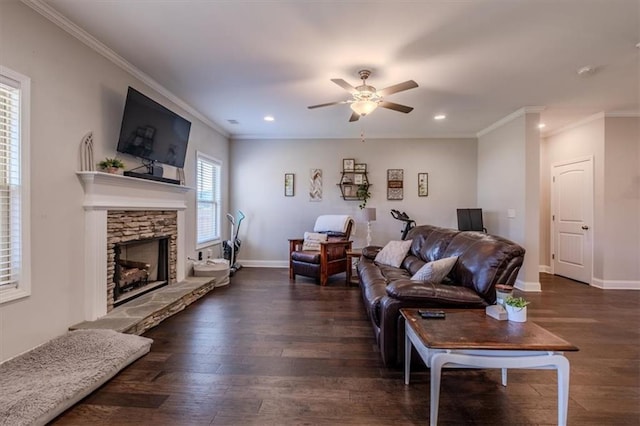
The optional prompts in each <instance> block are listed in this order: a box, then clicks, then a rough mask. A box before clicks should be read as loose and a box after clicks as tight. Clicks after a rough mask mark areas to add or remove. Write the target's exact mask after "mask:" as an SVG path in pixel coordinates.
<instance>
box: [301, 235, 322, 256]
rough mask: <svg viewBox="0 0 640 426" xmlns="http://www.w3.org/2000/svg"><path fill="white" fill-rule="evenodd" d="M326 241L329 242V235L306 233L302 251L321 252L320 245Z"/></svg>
mask: <svg viewBox="0 0 640 426" xmlns="http://www.w3.org/2000/svg"><path fill="white" fill-rule="evenodd" d="M324 241H327V234H320V233H318V232H305V233H304V242H303V243H302V250H317V251H320V243H321V242H324Z"/></svg>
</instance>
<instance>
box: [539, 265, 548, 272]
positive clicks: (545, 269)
mask: <svg viewBox="0 0 640 426" xmlns="http://www.w3.org/2000/svg"><path fill="white" fill-rule="evenodd" d="M538 271H539V272H542V273H543V274H550V273H551V266H548V265H538Z"/></svg>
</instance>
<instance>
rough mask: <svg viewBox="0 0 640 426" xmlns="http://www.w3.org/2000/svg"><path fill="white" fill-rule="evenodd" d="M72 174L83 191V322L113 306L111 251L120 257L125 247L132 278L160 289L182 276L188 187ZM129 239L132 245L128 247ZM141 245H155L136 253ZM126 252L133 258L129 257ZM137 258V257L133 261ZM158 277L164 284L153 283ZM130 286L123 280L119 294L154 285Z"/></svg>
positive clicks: (93, 318)
mask: <svg viewBox="0 0 640 426" xmlns="http://www.w3.org/2000/svg"><path fill="white" fill-rule="evenodd" d="M77 175H78V177H79V179H80V181H81V182H82V185H83V189H84V193H85V198H84V203H83V207H84V211H85V239H84V241H85V258H84V282H85V286H84V292H85V297H84V300H85V320H86V321H93V320H96V319H97V318H100V317H102V316H104V315H106V313H107V312H108V311H110V310H112V309H113V307H114V305H117V304H118V303H115V302H116V301H115V300H114V299H116V298H117V297H114V289H115V284H116V283H115V273H116V263H115V262H116V249H118V250H119V251H120V255H122V253H123V251H125V252H126V253H125V258H126V260H127V262H128V264H130V265H133V267H135V268H137V269H138V271H133V273H130V275H134V276H133V279H134V280H133V281H145V279H146V281H153V282H152V285H154V286H156V287H159V286H160V285H164V284H166V285H171V284H174V283H176V282H180V281H183V280H184V279H185V276H186V254H185V237H184V236H185V217H184V211H185V209H186V195H187V192H188V191H190V190H191V188H188V187H185V186H181V185H174V184H169V183H164V182H155V181H151V180H144V179H138V178H133V177H126V176H121V175H113V174H107V173H101V172H77ZM163 239H164V240H166V253H165V254H162V253H160V252H162V251H163V249H162V244H161V243H158V241H161V240H163ZM134 241H135V242H136V243H135V244H133V245H131V243H133V242H134ZM144 243H153V244H154V245H155V244H159V245H156V246H154V247H155V248H147V249H142V252H143V254H140V253H136V251H138V247H136V246H139V245H142V244H144ZM145 251H146V254H144V253H145ZM130 255H131V256H133V257H132V258H129V257H130ZM136 256H140V257H139V258H138V259H135V257H136ZM163 257H166V260H164V262H166V273H165V274H166V275H165V276H163V275H162V272H161V271H159V269H158V268H164V266H163V265H162V262H163V260H162V258H163ZM154 259H155V260H154ZM154 263H155V265H153V266H152V264H154ZM147 264H148V265H149V267H148V270H147V268H146V265H147ZM124 266H125V267H127V268H128V266H126V265H124ZM145 274H147V277H146V278H145V277H144V275H145ZM154 274H155V275H154ZM133 281H132V282H133ZM158 281H159V282H162V281H165V282H166V283H161V284H158V283H157V282H158ZM130 284H131V282H130V283H125V286H126V287H127V288H125V291H123V293H130V292H131V291H138V290H140V292H145V293H146V292H147V290H153V289H154V288H147V289H140V288H141V287H140V288H138V287H136V288H135V289H133V288H131V287H132V286H131V285H130ZM141 284H145V283H144V282H143V283H139V282H135V283H134V284H133V286H139V285H141ZM118 296H119V295H118ZM128 296H129V295H127V297H128Z"/></svg>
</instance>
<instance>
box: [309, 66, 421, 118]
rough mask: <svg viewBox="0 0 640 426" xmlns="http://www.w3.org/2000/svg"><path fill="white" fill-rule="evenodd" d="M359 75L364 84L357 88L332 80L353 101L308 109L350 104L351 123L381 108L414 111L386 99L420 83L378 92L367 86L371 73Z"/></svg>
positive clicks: (362, 72) (405, 83) (408, 82)
mask: <svg viewBox="0 0 640 426" xmlns="http://www.w3.org/2000/svg"><path fill="white" fill-rule="evenodd" d="M358 74H359V75H360V78H361V79H362V84H361V85H360V86H357V87H353V86H352V85H350V84H349V83H347V82H346V81H344V80H343V79H341V78H332V79H331V81H333V82H334V83H335V84H337V85H338V86H340V87H342V88H343V89H344V90H346V91H347V92H349V93H351V96H353V97H352V98H351V99H348V100H346V101H337V102H329V103H326V104H319V105H311V106H309V107H307V108H309V109H314V108H320V107H326V106H331V105H340V104H349V106H350V107H351V110H352V111H353V113H352V114H351V118H349V121H358V119H360V117H364V116H365V115H367V114H370V113H371V112H373V111H374V110H375V109H376V108H377V107H379V106H381V107H382V108H387V109H392V110H394V111H399V112H404V113H405V114H407V113H409V112H411V111H413V107H409V106H406V105H400V104H396V103H393V102H389V101H385V100H384V97H385V96H388V95H391V94H393V93H398V92H402V91H405V90H409V89H413V88H415V87H418V83H416V82H415V81H413V80H408V81H405V82H404V83H398V84H394V85H393V86H389V87H387V88H385V89H382V90H376V88H375V87H373V86H369V85H368V84H367V78H369V76H370V75H371V71H369V70H360V71H358Z"/></svg>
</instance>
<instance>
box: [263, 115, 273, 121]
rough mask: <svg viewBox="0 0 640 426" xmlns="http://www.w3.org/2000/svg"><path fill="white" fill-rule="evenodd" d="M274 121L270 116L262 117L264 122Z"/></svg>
mask: <svg viewBox="0 0 640 426" xmlns="http://www.w3.org/2000/svg"><path fill="white" fill-rule="evenodd" d="M274 120H275V118H273V116H272V115H265V116H264V121H274Z"/></svg>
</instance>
